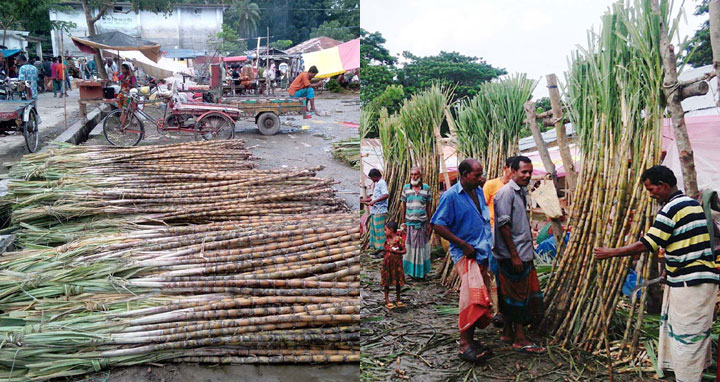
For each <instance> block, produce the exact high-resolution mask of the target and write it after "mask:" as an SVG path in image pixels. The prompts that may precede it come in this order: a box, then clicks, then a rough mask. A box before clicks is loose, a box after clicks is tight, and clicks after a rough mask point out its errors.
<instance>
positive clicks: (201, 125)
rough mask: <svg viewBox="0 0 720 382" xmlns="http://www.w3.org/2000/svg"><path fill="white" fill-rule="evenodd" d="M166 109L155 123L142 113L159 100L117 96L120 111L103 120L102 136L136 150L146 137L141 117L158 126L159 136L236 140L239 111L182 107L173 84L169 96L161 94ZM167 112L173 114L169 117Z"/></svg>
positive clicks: (134, 91)
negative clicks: (190, 135)
mask: <svg viewBox="0 0 720 382" xmlns="http://www.w3.org/2000/svg"><path fill="white" fill-rule="evenodd" d="M158 94H159V96H160V97H162V98H163V99H164V102H165V103H166V107H165V108H164V110H163V116H162V118H159V119H155V118H153V117H152V116H150V115H148V114H147V113H146V112H145V111H144V110H143V109H144V107H143V106H144V105H145V104H149V103H156V102H157V100H154V101H148V100H144V99H143V98H142V96H141V95H140V94H139V93H138V91H137V89H131V90H130V92H129V94H127V95H125V93H121V94H120V95H119V96H118V106H119V108H118V109H116V110H113V111H112V112H111V113H110V114H108V115H107V116H106V117H105V119H104V120H103V135H104V136H105V138H106V139H107V140H108V142H110V144H112V145H113V146H122V147H129V146H135V145H137V144H138V143H140V141H141V140H142V139H143V137H144V136H145V126H144V124H143V122H142V120H141V119H140V117H142V118H143V119H145V120H146V121H148V122H149V123H151V124H153V125H155V127H156V128H157V131H158V133H160V134H163V133H164V132H171V131H181V132H187V133H193V134H194V137H195V140H206V141H207V140H214V139H232V138H233V137H234V136H235V122H236V120H237V118H238V117H239V116H240V111H239V110H238V109H237V108H232V107H227V106H222V105H217V104H203V103H197V104H195V103H188V104H184V103H182V102H181V101H180V100H179V98H178V97H177V91H176V89H175V86H174V84H173V86H172V90H171V91H170V93H169V94H168V93H158ZM168 110H169V111H170V114H168Z"/></svg>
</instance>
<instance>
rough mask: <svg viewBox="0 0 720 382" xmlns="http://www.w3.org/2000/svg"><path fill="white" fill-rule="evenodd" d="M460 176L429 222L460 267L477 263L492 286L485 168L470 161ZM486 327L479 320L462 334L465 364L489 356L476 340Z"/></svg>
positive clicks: (485, 323)
mask: <svg viewBox="0 0 720 382" xmlns="http://www.w3.org/2000/svg"><path fill="white" fill-rule="evenodd" d="M458 173H459V174H460V181H459V182H458V183H457V184H455V185H454V186H453V187H451V188H450V189H449V190H447V191H445V193H443V195H442V196H441V197H440V202H439V203H438V206H437V209H436V210H435V214H434V215H433V217H432V219H431V221H430V222H431V223H432V228H433V230H435V232H437V233H438V235H440V236H441V237H443V238H444V239H445V240H447V241H449V242H450V256H451V257H452V259H453V262H455V263H457V262H458V261H460V260H461V259H462V258H463V257H466V258H468V259H475V261H477V263H478V264H479V265H480V269H481V272H482V274H483V279H484V281H485V285H490V283H489V278H488V275H487V264H488V258H489V257H490V256H492V232H491V230H490V212H489V210H488V207H487V205H486V204H485V197H484V195H483V190H482V187H480V185H481V184H482V183H483V180H484V174H483V168H482V165H481V164H480V162H478V161H477V160H476V159H471V158H470V159H465V160H464V161H462V162H461V163H460V165H459V166H458ZM487 314H488V315H489V314H490V313H489V312H487ZM484 325H487V322H485V321H482V322H481V320H478V321H476V322H475V323H474V324H473V325H471V326H470V327H469V328H468V329H467V330H463V331H461V332H460V354H461V358H463V359H464V360H467V361H470V362H477V361H481V360H483V359H484V358H486V357H487V356H488V355H489V354H490V350H489V349H488V348H487V347H486V346H484V345H482V344H480V343H477V342H475V341H474V340H473V334H474V332H475V328H476V327H481V328H482V327H483V326H484Z"/></svg>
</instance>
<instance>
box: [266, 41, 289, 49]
mask: <svg viewBox="0 0 720 382" xmlns="http://www.w3.org/2000/svg"><path fill="white" fill-rule="evenodd" d="M291 46H293V42H292V40H277V41H273V42H271V43H270V47H271V48H274V49H280V50H284V49H287V48H289V47H291Z"/></svg>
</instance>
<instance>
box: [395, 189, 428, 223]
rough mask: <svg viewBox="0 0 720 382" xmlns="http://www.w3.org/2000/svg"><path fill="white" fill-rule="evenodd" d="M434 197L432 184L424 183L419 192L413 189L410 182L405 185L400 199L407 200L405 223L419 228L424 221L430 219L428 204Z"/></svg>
mask: <svg viewBox="0 0 720 382" xmlns="http://www.w3.org/2000/svg"><path fill="white" fill-rule="evenodd" d="M431 199H432V193H431V192H430V186H428V185H427V184H424V183H423V185H422V187H421V189H420V190H418V192H415V190H413V188H412V186H411V185H410V184H406V185H405V186H403V189H402V195H401V196H400V200H401V201H403V202H405V225H407V226H410V227H413V228H419V227H420V226H421V225H422V223H424V222H426V221H427V220H428V216H427V205H428V203H430V201H431Z"/></svg>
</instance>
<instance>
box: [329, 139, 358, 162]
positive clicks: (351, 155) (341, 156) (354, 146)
mask: <svg viewBox="0 0 720 382" xmlns="http://www.w3.org/2000/svg"><path fill="white" fill-rule="evenodd" d="M332 156H333V158H335V159H337V160H339V161H342V162H345V163H347V164H348V165H349V166H350V167H352V168H356V169H359V168H360V138H348V139H343V140H341V141H338V142H334V143H333V144H332Z"/></svg>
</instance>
